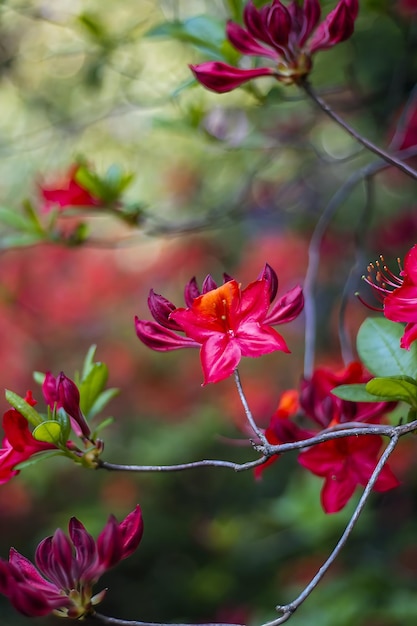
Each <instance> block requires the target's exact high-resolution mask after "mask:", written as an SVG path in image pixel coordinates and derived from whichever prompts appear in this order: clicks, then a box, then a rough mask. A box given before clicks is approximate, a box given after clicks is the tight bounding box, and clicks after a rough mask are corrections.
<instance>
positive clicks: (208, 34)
mask: <svg viewBox="0 0 417 626" xmlns="http://www.w3.org/2000/svg"><path fill="white" fill-rule="evenodd" d="M145 36H146V37H152V38H153V37H167V38H169V39H177V40H178V41H183V42H185V43H191V44H193V45H194V46H195V47H196V48H198V49H199V50H200V51H202V52H205V53H208V54H210V57H211V58H216V59H217V60H224V56H223V54H222V53H221V50H220V48H221V46H222V44H223V42H224V41H225V39H226V36H225V27H224V21H223V20H217V19H215V18H214V17H210V16H206V15H197V16H195V17H191V18H190V19H188V20H185V21H184V22H180V21H176V22H165V23H163V24H159V25H157V26H155V27H154V28H152V29H151V30H149V31H148V32H147V33H146V35H145Z"/></svg>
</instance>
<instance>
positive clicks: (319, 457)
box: [257, 362, 399, 513]
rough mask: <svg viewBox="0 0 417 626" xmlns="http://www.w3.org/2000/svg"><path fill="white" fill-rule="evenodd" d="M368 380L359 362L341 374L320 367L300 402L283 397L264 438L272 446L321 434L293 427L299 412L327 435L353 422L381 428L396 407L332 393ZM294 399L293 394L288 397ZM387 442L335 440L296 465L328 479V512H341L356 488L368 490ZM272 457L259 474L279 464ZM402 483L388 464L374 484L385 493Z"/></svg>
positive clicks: (325, 498)
mask: <svg viewBox="0 0 417 626" xmlns="http://www.w3.org/2000/svg"><path fill="white" fill-rule="evenodd" d="M369 379H370V375H369V374H368V373H367V372H366V371H365V370H364V368H363V366H362V364H361V363H357V362H354V363H350V364H349V365H348V366H347V367H346V368H344V369H343V370H342V371H340V372H335V371H334V370H331V369H328V368H324V367H323V368H317V369H316V370H315V371H314V372H313V375H312V376H311V378H309V379H305V380H303V381H302V383H301V391H300V393H299V395H298V402H297V401H296V397H295V396H294V393H295V392H294V391H289V392H285V393H284V394H283V395H282V397H281V401H280V403H279V406H278V410H277V411H276V412H275V414H274V415H273V416H272V418H271V421H270V424H269V426H268V428H267V429H266V431H265V436H266V438H267V439H268V441H269V442H270V443H272V444H279V443H287V442H290V441H302V440H306V439H309V438H310V437H313V436H314V435H318V434H319V432H317V431H315V430H306V429H302V428H300V427H299V426H297V425H296V424H295V423H294V422H291V417H294V416H295V415H296V413H297V412H299V409H301V412H302V413H304V415H305V416H306V417H308V418H310V419H311V420H313V421H314V422H316V424H318V425H319V426H320V427H321V428H322V429H323V430H326V431H331V430H332V429H336V428H340V427H343V424H346V426H347V427H351V428H352V432H353V433H354V424H352V422H354V423H358V425H360V424H363V423H373V424H375V423H379V422H380V421H381V420H382V418H383V416H384V414H385V413H386V412H387V411H389V410H390V409H392V408H393V406H394V404H393V403H390V402H377V403H367V402H350V401H347V400H342V399H341V398H338V397H336V396H334V395H333V394H332V393H331V390H332V389H334V388H335V387H338V386H339V385H342V384H355V383H363V382H367V381H368V380H369ZM290 394H291V395H290ZM382 443H383V440H382V437H380V436H379V435H365V436H360V437H357V436H355V435H354V434H353V435H352V437H344V438H339V439H333V440H329V441H326V442H324V443H320V444H317V445H314V446H312V447H311V448H308V449H306V450H303V451H301V452H300V454H299V456H298V462H299V463H300V465H302V466H303V467H305V468H306V469H308V470H309V471H310V472H312V473H313V474H315V475H317V476H320V477H323V478H324V479H325V482H324V486H323V489H322V492H321V503H322V506H323V509H324V511H325V512H326V513H336V512H338V511H340V510H341V509H343V507H344V506H345V505H346V504H347V503H348V501H349V500H350V498H351V497H352V495H353V493H354V491H355V489H356V487H357V486H358V485H362V486H365V485H366V484H367V482H368V481H369V479H370V477H371V475H372V472H373V471H374V469H375V466H376V464H377V462H378V457H379V451H380V449H381V446H382ZM277 458H278V457H277V456H276V455H275V456H274V457H271V458H270V459H269V460H268V461H267V462H266V463H265V464H263V465H262V466H261V468H257V475H258V476H259V475H260V472H261V471H262V470H263V468H265V467H266V466H267V465H268V464H270V463H271V462H273V460H276V459H277ZM398 484H399V483H398V480H397V479H396V477H395V476H394V475H393V473H392V472H391V470H390V468H389V467H388V466H387V465H385V466H384V468H383V469H382V471H381V473H380V475H379V477H378V480H377V481H376V483H375V486H374V490H375V491H387V490H389V489H393V488H394V487H397V486H398Z"/></svg>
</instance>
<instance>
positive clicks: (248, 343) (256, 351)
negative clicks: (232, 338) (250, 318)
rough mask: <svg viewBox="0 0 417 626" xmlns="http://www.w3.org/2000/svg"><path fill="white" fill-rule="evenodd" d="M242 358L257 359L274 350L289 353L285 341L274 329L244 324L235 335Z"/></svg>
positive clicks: (250, 323) (255, 323)
mask: <svg viewBox="0 0 417 626" xmlns="http://www.w3.org/2000/svg"><path fill="white" fill-rule="evenodd" d="M236 340H237V341H238V343H239V346H240V349H241V352H242V356H249V357H259V356H262V355H263V354H270V353H271V352H275V351H276V350H280V351H281V352H287V353H289V352H290V351H289V349H288V346H287V344H286V343H285V340H284V339H283V337H281V335H280V334H279V333H277V331H276V330H275V329H274V328H271V327H270V326H263V325H260V324H258V323H257V322H245V323H244V324H243V325H242V326H241V327H240V328H239V331H238V332H237V333H236Z"/></svg>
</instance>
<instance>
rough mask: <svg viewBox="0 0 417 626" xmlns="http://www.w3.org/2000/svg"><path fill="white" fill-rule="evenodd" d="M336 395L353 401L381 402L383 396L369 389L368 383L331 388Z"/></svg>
mask: <svg viewBox="0 0 417 626" xmlns="http://www.w3.org/2000/svg"><path fill="white" fill-rule="evenodd" d="M331 391H332V394H333V395H334V396H337V397H338V398H341V399H342V400H350V401H351V402H381V401H382V398H381V397H380V396H377V395H373V394H371V393H370V392H369V391H367V386H366V383H361V384H359V383H358V384H354V385H340V387H335V388H334V389H332V390H331ZM390 399H391V398H388V400H390Z"/></svg>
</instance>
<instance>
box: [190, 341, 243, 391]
mask: <svg viewBox="0 0 417 626" xmlns="http://www.w3.org/2000/svg"><path fill="white" fill-rule="evenodd" d="M240 357H241V351H240V347H239V344H238V342H237V341H236V340H234V339H230V338H229V337H228V336H227V335H212V336H211V337H210V338H209V339H208V340H207V341H206V342H205V343H204V344H203V347H202V348H201V353H200V358H201V365H202V367H203V372H204V385H207V384H208V383H218V382H219V381H220V380H224V379H225V378H228V377H229V376H231V375H232V374H233V372H234V371H235V369H236V368H237V366H238V365H239V361H240Z"/></svg>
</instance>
